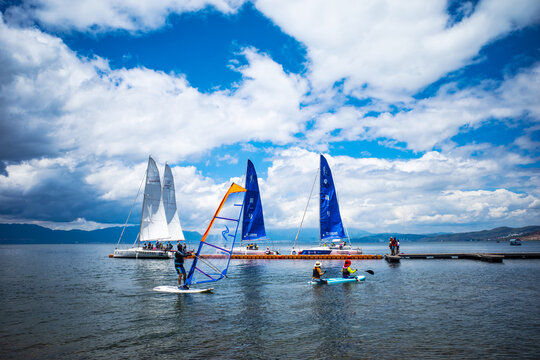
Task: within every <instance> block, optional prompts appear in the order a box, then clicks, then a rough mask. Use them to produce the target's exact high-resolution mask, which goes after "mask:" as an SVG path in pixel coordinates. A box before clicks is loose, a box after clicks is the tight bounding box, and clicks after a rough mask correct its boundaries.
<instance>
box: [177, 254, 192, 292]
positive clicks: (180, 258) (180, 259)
mask: <svg viewBox="0 0 540 360" xmlns="http://www.w3.org/2000/svg"><path fill="white" fill-rule="evenodd" d="M177 248H178V250H177V251H175V252H174V269H175V270H176V273H177V274H178V286H181V285H182V278H183V279H184V286H183V288H184V289H189V287H188V286H187V285H186V277H187V274H186V269H184V258H185V257H186V256H187V255H186V253H185V252H184V247H183V246H182V245H181V244H178V246H177Z"/></svg>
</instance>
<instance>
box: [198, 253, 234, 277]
mask: <svg viewBox="0 0 540 360" xmlns="http://www.w3.org/2000/svg"><path fill="white" fill-rule="evenodd" d="M193 256H195V257H196V258H197V259H199V260H201V261H202V262H203V263H205V264H206V265H208V267H211V268H212V269H213V270H215V271H217V272H218V273H219V274H222V272H221V271H220V270H219V269H218V268H216V267H215V266H214V265H212V264H211V263H210V262H208V261H206V260H204V259H203V258H200V257H199V256H198V255H197V254H193ZM195 268H197V267H195ZM199 271H200V270H199ZM223 276H225V277H226V278H227V279H228V278H229V277H228V276H227V275H225V274H223Z"/></svg>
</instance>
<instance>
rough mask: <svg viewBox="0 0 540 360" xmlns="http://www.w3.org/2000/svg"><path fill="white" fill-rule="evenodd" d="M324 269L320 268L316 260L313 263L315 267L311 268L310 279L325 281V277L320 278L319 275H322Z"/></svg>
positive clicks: (319, 263)
mask: <svg viewBox="0 0 540 360" xmlns="http://www.w3.org/2000/svg"><path fill="white" fill-rule="evenodd" d="M325 273H326V271H322V270H321V262H320V261H317V262H316V263H315V267H314V268H313V278H312V281H315V282H319V283H326V280H325V279H321V275H324V274H325Z"/></svg>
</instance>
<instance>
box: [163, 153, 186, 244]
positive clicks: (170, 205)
mask: <svg viewBox="0 0 540 360" xmlns="http://www.w3.org/2000/svg"><path fill="white" fill-rule="evenodd" d="M163 207H164V208H165V218H166V219H167V225H168V228H169V238H170V240H175V241H176V240H185V237H184V232H183V231H182V226H181V225H180V219H179V218H178V209H177V208H176V194H175V190H174V179H173V175H172V171H171V168H170V167H169V165H167V164H165V172H164V174H163Z"/></svg>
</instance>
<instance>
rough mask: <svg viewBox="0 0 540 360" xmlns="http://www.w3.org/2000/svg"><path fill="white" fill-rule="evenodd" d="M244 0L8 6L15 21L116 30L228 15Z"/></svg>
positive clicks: (82, 0)
mask: <svg viewBox="0 0 540 360" xmlns="http://www.w3.org/2000/svg"><path fill="white" fill-rule="evenodd" d="M243 3H244V0H157V1H156V0H154V1H124V0H77V1H71V0H31V1H27V3H26V4H23V5H22V6H16V7H11V8H10V9H8V11H7V13H8V16H9V17H10V18H11V19H12V20H16V21H19V22H25V21H28V20H29V19H36V20H37V21H39V22H40V23H41V24H43V25H45V26H48V27H51V28H54V29H63V30H71V29H76V30H79V31H91V32H102V31H110V30H115V29H122V30H127V31H134V32H136V31H147V30H153V29H157V28H160V27H162V26H163V25H165V24H166V21H167V16H169V15H170V14H172V13H184V12H194V11H199V10H202V9H204V8H206V7H212V8H214V9H216V10H218V11H220V12H223V13H226V14H229V13H233V12H235V11H236V10H237V9H238V8H239V7H240V6H241V5H242V4H243Z"/></svg>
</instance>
